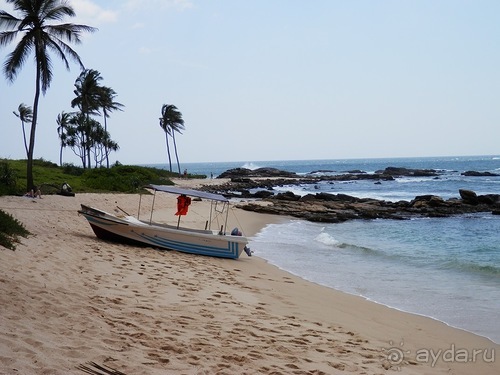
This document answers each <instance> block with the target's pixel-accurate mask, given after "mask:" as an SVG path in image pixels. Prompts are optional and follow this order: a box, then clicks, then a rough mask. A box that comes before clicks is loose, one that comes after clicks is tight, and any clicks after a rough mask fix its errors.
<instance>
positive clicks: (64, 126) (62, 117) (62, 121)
mask: <svg viewBox="0 0 500 375" xmlns="http://www.w3.org/2000/svg"><path fill="white" fill-rule="evenodd" d="M72 115H73V114H72V113H68V112H64V111H62V112H61V113H60V114H58V115H57V119H56V123H57V125H58V126H57V134H58V135H59V139H60V140H61V149H60V151H59V165H60V166H61V167H62V165H63V162H62V152H63V148H64V147H66V146H68V140H69V138H68V127H69V121H70V119H71V116H72Z"/></svg>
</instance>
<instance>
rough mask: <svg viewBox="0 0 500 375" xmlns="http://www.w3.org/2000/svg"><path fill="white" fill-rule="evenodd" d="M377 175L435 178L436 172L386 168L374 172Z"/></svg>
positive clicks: (432, 170)
mask: <svg viewBox="0 0 500 375" xmlns="http://www.w3.org/2000/svg"><path fill="white" fill-rule="evenodd" d="M375 173H377V174H385V175H390V176H413V177H428V176H437V171H436V170H434V169H409V168H402V167H387V168H386V169H384V170H383V171H380V170H379V171H376V172H375Z"/></svg>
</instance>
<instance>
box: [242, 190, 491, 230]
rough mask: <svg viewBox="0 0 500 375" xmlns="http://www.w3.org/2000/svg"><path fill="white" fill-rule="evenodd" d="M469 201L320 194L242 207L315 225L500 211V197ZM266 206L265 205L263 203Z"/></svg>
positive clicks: (287, 196)
mask: <svg viewBox="0 0 500 375" xmlns="http://www.w3.org/2000/svg"><path fill="white" fill-rule="evenodd" d="M465 196H466V197H467V198H466V199H458V198H452V199H449V200H444V199H442V198H441V197H439V196H435V195H422V196H417V197H415V198H414V199H413V200H411V201H410V202H408V201H399V202H387V201H381V200H377V199H368V198H356V197H353V196H349V195H346V194H329V193H318V194H314V195H313V194H308V195H306V196H304V197H300V196H297V195H295V194H293V193H291V192H287V193H281V194H277V195H275V196H272V197H269V198H266V199H264V200H263V201H261V202H246V203H243V204H240V205H239V206H238V207H240V208H242V209H244V210H247V211H255V212H261V213H267V214H274V215H286V216H292V217H296V218H300V219H304V220H309V221H315V222H327V223H339V222H343V221H346V220H352V219H394V220H404V219H409V218H411V217H448V216H451V215H458V214H465V213H475V212H492V213H495V214H496V212H500V195H498V194H489V195H488V196H481V195H479V196H478V195H475V196H476V199H475V200H474V199H472V198H471V197H473V196H474V195H473V194H471V195H465ZM263 203H264V204H263Z"/></svg>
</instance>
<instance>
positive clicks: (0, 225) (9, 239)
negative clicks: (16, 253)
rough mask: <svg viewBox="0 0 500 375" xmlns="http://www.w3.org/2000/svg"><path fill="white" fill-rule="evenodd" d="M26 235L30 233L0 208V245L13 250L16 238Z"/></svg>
mask: <svg viewBox="0 0 500 375" xmlns="http://www.w3.org/2000/svg"><path fill="white" fill-rule="evenodd" d="M28 235H30V232H29V231H28V230H27V229H26V228H25V227H24V225H23V224H22V223H21V222H19V221H18V220H17V219H15V218H14V217H12V216H11V215H9V214H8V213H6V212H4V211H2V210H0V246H3V247H5V248H7V249H10V250H15V249H16V245H15V244H16V242H17V241H18V238H19V237H26V236H28Z"/></svg>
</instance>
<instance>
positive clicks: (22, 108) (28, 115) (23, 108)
mask: <svg viewBox="0 0 500 375" xmlns="http://www.w3.org/2000/svg"><path fill="white" fill-rule="evenodd" d="M17 110H18V111H19V113H17V112H16V111H13V112H12V113H14V115H15V116H16V117H17V118H18V119H20V120H21V125H22V127H23V139H24V148H25V149H26V157H28V143H27V142H26V129H25V128H24V124H25V123H27V122H31V121H32V120H33V110H32V109H31V107H29V106H27V105H26V104H24V103H21V104H19V107H17Z"/></svg>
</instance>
